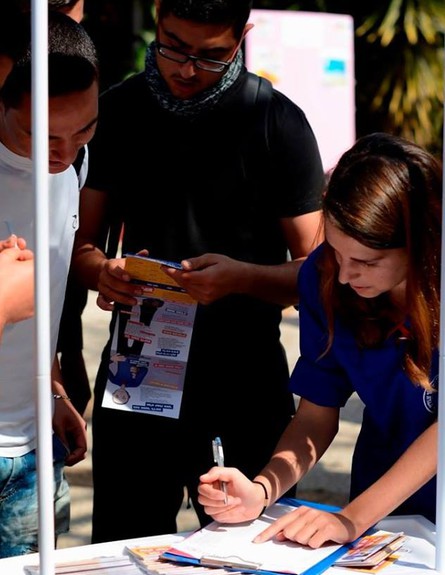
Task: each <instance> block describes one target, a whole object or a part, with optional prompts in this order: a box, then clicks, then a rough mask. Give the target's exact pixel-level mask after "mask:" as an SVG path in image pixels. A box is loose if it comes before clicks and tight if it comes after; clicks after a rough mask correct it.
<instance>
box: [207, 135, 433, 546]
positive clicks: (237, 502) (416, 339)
mask: <svg viewBox="0 0 445 575" xmlns="http://www.w3.org/2000/svg"><path fill="white" fill-rule="evenodd" d="M441 196H442V168H441V165H440V163H439V162H438V161H437V160H436V159H435V158H434V157H433V156H432V155H431V154H429V153H427V152H426V151H425V150H423V149H421V148H420V147H418V146H417V145H415V144H414V143H412V142H409V141H406V140H403V139H401V138H398V137H395V136H391V135H389V134H384V133H375V134H371V135H368V136H365V137H363V138H361V139H359V140H358V141H357V142H356V144H355V145H354V146H353V147H352V148H351V149H350V150H348V151H347V152H346V153H345V154H344V155H343V156H342V158H341V159H340V161H339V163H338V165H337V166H336V168H335V169H334V171H333V172H332V174H331V177H330V179H329V183H328V186H327V190H326V194H325V197H324V201H323V203H324V205H323V213H324V232H325V238H326V241H325V242H324V243H323V244H322V245H321V246H319V247H318V248H317V249H316V250H315V251H314V252H313V253H312V254H311V255H310V256H309V257H308V259H307V260H306V262H305V263H304V265H303V266H302V268H301V270H300V274H299V278H298V289H299V294H300V305H299V313H300V346H301V357H300V358H299V359H298V361H297V364H296V366H295V368H294V371H293V373H292V376H291V388H292V391H293V392H294V393H295V394H297V395H298V396H300V398H301V399H300V403H299V407H298V411H297V413H296V415H295V417H294V419H293V420H292V421H291V423H290V424H289V425H288V427H287V429H286V430H285V432H284V433H283V435H282V437H281V439H280V441H279V443H278V445H277V447H276V449H275V452H274V455H273V456H272V458H271V460H270V461H269V463H268V464H267V465H266V467H265V468H264V469H263V470H262V472H261V473H260V474H259V475H258V476H257V477H255V478H253V480H254V481H250V479H247V478H246V477H245V476H244V475H242V474H241V473H240V472H239V471H238V470H237V469H233V468H230V469H229V468H212V469H211V470H210V471H209V472H208V473H206V474H205V475H203V476H202V477H201V484H200V487H199V492H200V499H199V501H200V503H202V504H203V505H204V506H205V510H206V512H207V513H208V514H209V515H211V516H212V517H213V518H214V519H215V520H217V521H221V522H227V523H237V522H240V521H245V520H248V519H252V518H255V517H257V516H258V515H259V513H261V511H262V510H263V508H264V506H267V505H268V504H271V503H272V502H274V501H275V500H277V499H278V498H279V497H280V496H281V495H282V494H283V493H285V492H286V491H287V490H288V489H289V487H291V486H292V485H293V484H295V483H297V482H298V481H299V480H300V479H301V478H302V477H303V476H304V475H305V474H306V473H307V472H308V471H309V470H310V469H311V468H312V467H313V466H314V465H315V463H316V462H317V461H318V460H319V459H320V457H321V456H322V455H323V453H324V452H325V451H326V449H327V448H328V447H329V445H330V444H331V442H332V440H333V439H334V437H335V435H336V433H337V431H338V424H339V412H340V408H341V407H343V406H344V405H345V403H346V402H347V400H348V399H349V397H350V396H351V394H352V393H353V392H357V394H358V395H359V396H360V398H361V400H362V401H363V403H364V405H365V409H364V413H363V422H362V426H361V430H360V433H359V436H358V439H357V443H356V446H355V450H354V456H353V461H352V471H351V493H350V502H349V503H348V505H346V506H345V507H344V509H342V510H341V511H339V512H338V513H329V512H326V511H322V510H318V509H313V508H309V507H305V506H303V507H299V508H296V509H295V510H294V511H292V512H291V513H289V514H287V515H285V516H284V517H282V518H280V519H278V520H277V521H276V522H275V523H274V524H273V525H271V526H270V527H269V528H267V529H266V530H265V531H264V532H263V533H261V534H260V535H259V536H258V537H257V541H258V542H261V541H266V540H267V539H270V538H272V537H276V538H278V539H281V540H286V539H287V540H291V541H296V542H298V543H301V544H305V545H309V546H311V547H319V546H321V545H322V544H323V543H324V542H326V541H335V542H338V543H346V542H349V541H353V540H354V539H355V538H356V537H358V536H359V535H361V534H363V533H364V532H365V531H366V530H367V529H368V528H369V527H371V526H372V525H374V524H375V523H376V522H377V521H379V520H380V519H382V518H383V517H385V516H386V515H388V514H391V513H396V514H421V515H424V516H425V517H427V518H428V519H430V520H431V521H433V522H434V521H435V508H436V477H435V476H436V466H437V399H438V398H437V396H438V393H437V391H438V390H437V388H438V369H439V368H438V345H439V314H440V312H439V309H440V286H439V283H440V282H439V280H440V249H441V214H442V207H441V201H442V200H441ZM266 415H267V414H266ZM258 425H261V421H260V420H259V421H258ZM219 480H222V481H225V482H226V483H227V490H228V494H229V497H228V504H227V505H224V494H223V493H221V491H220V489H219V483H218V482H219Z"/></svg>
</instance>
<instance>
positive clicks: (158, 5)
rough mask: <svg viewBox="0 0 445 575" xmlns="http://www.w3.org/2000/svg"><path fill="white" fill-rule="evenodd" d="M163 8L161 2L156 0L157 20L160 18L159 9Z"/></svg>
mask: <svg viewBox="0 0 445 575" xmlns="http://www.w3.org/2000/svg"><path fill="white" fill-rule="evenodd" d="M160 7H161V0H155V9H156V19H157V18H158V16H159V9H160Z"/></svg>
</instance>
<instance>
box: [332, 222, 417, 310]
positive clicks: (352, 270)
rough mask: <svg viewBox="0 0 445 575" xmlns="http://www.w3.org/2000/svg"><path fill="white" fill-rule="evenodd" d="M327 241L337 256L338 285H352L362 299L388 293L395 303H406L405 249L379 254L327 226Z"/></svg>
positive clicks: (389, 250)
mask: <svg viewBox="0 0 445 575" xmlns="http://www.w3.org/2000/svg"><path fill="white" fill-rule="evenodd" d="M325 233H326V241H327V242H328V243H329V244H330V245H331V247H332V248H333V250H334V252H335V258H336V260H337V263H338V267H339V272H338V281H339V282H340V283H341V284H349V285H350V286H351V288H352V289H353V290H354V291H355V292H356V293H357V294H358V295H359V296H361V297H365V298H374V297H377V296H379V295H380V294H382V293H385V292H389V293H390V295H391V296H392V299H393V300H394V301H397V302H400V303H403V302H404V299H405V288H406V274H407V269H408V256H407V253H406V249H405V248H396V249H385V250H376V249H372V248H368V247H367V246H364V245H363V244H360V243H359V242H358V241H357V240H355V239H353V238H351V237H350V236H347V235H346V234H344V233H343V232H341V231H340V230H339V229H338V228H336V227H335V226H334V225H333V224H332V223H331V222H329V220H327V221H326V222H325Z"/></svg>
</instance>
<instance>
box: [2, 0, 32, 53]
mask: <svg viewBox="0 0 445 575" xmlns="http://www.w3.org/2000/svg"><path fill="white" fill-rule="evenodd" d="M0 10H1V18H0V54H1V55H2V56H8V57H9V58H11V60H12V61H13V62H15V61H16V60H18V59H19V58H20V57H21V56H22V55H23V54H24V53H25V52H26V49H27V48H28V46H29V43H30V41H31V22H30V19H29V16H28V15H25V14H22V13H21V12H20V11H18V10H17V9H16V8H14V7H13V6H12V5H11V4H5V6H2V7H1V8H0Z"/></svg>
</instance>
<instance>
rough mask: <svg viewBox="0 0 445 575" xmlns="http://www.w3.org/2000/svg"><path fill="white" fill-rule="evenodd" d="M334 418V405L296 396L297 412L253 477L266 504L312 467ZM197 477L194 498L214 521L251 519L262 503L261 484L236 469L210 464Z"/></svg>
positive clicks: (333, 429) (336, 415)
mask: <svg viewBox="0 0 445 575" xmlns="http://www.w3.org/2000/svg"><path fill="white" fill-rule="evenodd" d="M338 422H339V409H338V408H333V407H322V406H318V405H315V404H314V403H312V402H310V401H307V400H304V399H301V400H300V403H299V406H298V409H297V413H296V414H295V416H294V418H293V419H292V421H291V422H290V423H289V424H288V426H287V428H286V430H285V431H284V433H283V435H282V436H281V438H280V440H279V442H278V444H277V446H276V448H275V450H274V453H273V455H272V457H271V459H270V461H269V462H268V464H267V465H266V466H265V467H264V469H263V470H262V471H261V473H260V474H259V475H257V477H255V481H260V482H261V483H262V484H263V485H264V487H265V488H266V491H267V494H268V500H269V501H268V503H269V504H271V503H273V502H274V501H276V500H277V499H278V498H279V497H281V495H283V493H285V492H286V491H287V490H288V489H289V488H290V487H292V486H293V485H295V483H297V482H298V481H299V480H300V479H301V478H302V477H303V476H304V475H306V473H308V472H309V471H310V470H311V469H312V467H313V466H314V465H315V463H316V462H317V461H318V460H319V459H320V457H321V456H322V455H323V453H324V452H325V451H326V449H327V448H328V447H329V445H330V444H331V443H332V440H333V439H334V437H335V435H336V434H337V431H338ZM260 424H261V423H259V425H260ZM200 481H201V482H200V485H199V488H198V491H199V498H198V500H199V502H200V503H201V505H203V506H204V509H205V512H206V513H207V514H208V515H211V516H212V518H213V519H215V520H217V521H220V522H226V523H239V522H240V521H246V520H250V519H254V518H255V517H257V516H258V515H259V513H260V512H261V510H262V508H263V506H264V502H265V498H264V490H263V488H262V487H261V485H258V484H256V483H253V482H251V481H250V480H248V479H247V478H246V477H245V476H244V475H243V474H242V473H241V472H240V471H239V470H238V469H235V468H227V467H213V468H212V469H211V470H210V471H209V472H207V473H205V474H204V475H202V476H201V477H200ZM220 481H225V482H226V483H227V489H228V494H229V499H228V505H225V503H224V496H223V494H222V492H221V490H220V488H219V482H220Z"/></svg>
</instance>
